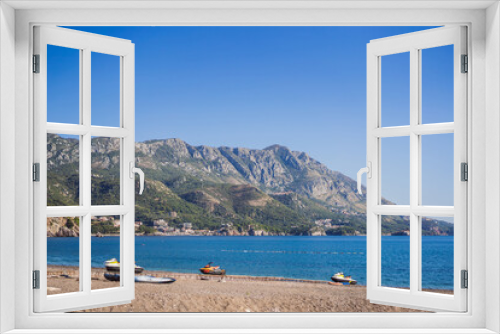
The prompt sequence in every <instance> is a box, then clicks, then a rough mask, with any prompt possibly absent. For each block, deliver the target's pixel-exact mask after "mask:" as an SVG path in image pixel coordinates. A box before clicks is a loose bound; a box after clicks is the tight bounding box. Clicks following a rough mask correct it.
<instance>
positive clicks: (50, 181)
mask: <svg viewBox="0 0 500 334" xmlns="http://www.w3.org/2000/svg"><path fill="white" fill-rule="evenodd" d="M79 198H80V137H79V136H70V135H59V134H51V133H49V134H47V206H67V205H79V204H80V200H79Z"/></svg>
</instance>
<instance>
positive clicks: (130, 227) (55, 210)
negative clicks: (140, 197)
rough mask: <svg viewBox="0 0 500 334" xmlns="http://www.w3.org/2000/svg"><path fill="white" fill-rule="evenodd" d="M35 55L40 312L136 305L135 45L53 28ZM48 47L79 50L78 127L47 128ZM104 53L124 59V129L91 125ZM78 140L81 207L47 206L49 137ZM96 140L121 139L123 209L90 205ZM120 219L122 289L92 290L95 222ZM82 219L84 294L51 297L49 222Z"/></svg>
mask: <svg viewBox="0 0 500 334" xmlns="http://www.w3.org/2000/svg"><path fill="white" fill-rule="evenodd" d="M34 32H35V35H34V54H39V55H40V72H39V73H36V74H34V88H33V90H34V161H35V162H38V163H40V182H36V183H35V184H34V221H35V224H34V250H35V252H34V263H33V269H34V270H39V271H40V289H34V290H33V294H34V311H35V312H54V311H59V312H65V311H74V310H79V309H88V308H95V307H99V306H103V305H109V304H121V303H129V302H130V301H131V300H132V299H134V221H135V219H134V216H135V203H134V202H135V195H134V186H135V185H134V179H131V178H130V177H129V163H130V162H132V163H133V162H134V157H135V139H134V96H133V94H134V45H133V44H132V43H130V41H127V40H122V39H117V38H111V37H105V36H99V35H95V34H89V33H83V32H79V31H75V30H70V29H64V28H52V27H43V26H41V27H35V29H34ZM47 45H57V46H61V47H65V48H73V49H77V50H80V57H79V58H80V75H79V78H80V79H79V80H80V102H79V104H80V117H79V119H80V120H79V124H61V123H48V122H47V61H46V59H47ZM92 52H100V53H106V54H111V55H115V56H119V57H120V82H121V83H120V127H116V128H114V127H100V126H93V125H91V124H92V123H91V54H92ZM49 133H56V134H66V135H78V136H79V137H80V141H79V145H80V148H79V155H80V156H79V161H80V167H79V182H80V196H79V201H80V203H79V204H80V205H78V206H67V207H48V206H47V148H46V143H47V134H49ZM93 136H109V137H115V138H119V139H120V205H103V206H99V205H92V204H91V175H92V171H91V145H92V143H91V140H92V137H93ZM96 215H120V216H121V217H122V219H121V228H120V254H121V259H120V260H121V266H120V267H121V268H120V277H121V280H120V287H116V288H110V289H99V290H92V287H91V270H92V269H91V260H92V259H91V256H92V255H91V217H92V216H96ZM74 216H78V217H82V220H81V224H80V236H79V238H80V243H79V244H80V256H79V257H80V265H79V266H80V268H79V276H80V291H79V292H74V293H64V294H57V295H50V296H49V295H47V232H46V219H47V217H74Z"/></svg>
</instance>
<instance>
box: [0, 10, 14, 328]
mask: <svg viewBox="0 0 500 334" xmlns="http://www.w3.org/2000/svg"><path fill="white" fill-rule="evenodd" d="M14 23H15V13H14V10H13V9H12V8H11V7H10V6H8V5H6V4H4V3H0V44H1V45H2V47H1V48H0V253H1V254H2V255H3V254H11V255H12V256H7V257H5V256H1V257H0V259H1V260H0V272H1V273H2V275H1V276H0V333H3V332H5V331H7V330H10V329H13V328H14V305H13V304H12V301H13V300H15V298H14V285H15V283H14V256H13V254H14V221H15V220H14V209H15V206H14V189H15V183H14V163H15V155H14V152H15V150H14V127H15V122H14V120H15V114H14V94H15V86H14V69H15V24H14Z"/></svg>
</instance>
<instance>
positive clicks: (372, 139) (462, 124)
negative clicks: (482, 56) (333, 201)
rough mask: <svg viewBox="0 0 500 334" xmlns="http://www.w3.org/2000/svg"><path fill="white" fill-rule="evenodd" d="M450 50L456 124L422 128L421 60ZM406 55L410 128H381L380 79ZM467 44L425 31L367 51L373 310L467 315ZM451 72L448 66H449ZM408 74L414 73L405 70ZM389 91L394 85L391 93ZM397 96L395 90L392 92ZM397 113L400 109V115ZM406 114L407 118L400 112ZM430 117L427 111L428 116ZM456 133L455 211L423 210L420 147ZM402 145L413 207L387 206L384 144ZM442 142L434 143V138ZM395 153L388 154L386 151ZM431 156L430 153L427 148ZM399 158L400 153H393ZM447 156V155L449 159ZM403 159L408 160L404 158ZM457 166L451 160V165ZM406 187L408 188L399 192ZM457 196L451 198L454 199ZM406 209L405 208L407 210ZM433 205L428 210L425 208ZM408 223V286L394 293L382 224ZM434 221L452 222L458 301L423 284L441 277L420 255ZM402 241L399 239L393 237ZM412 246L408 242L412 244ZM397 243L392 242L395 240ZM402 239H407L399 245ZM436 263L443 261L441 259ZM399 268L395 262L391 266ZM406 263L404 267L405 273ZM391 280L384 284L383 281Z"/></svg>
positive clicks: (443, 32)
mask: <svg viewBox="0 0 500 334" xmlns="http://www.w3.org/2000/svg"><path fill="white" fill-rule="evenodd" d="M445 46H446V47H448V48H452V51H451V52H450V54H451V56H450V57H449V59H448V62H449V63H452V64H451V65H453V69H452V70H450V72H452V73H453V76H452V79H451V82H452V83H450V85H452V84H453V87H448V88H449V89H450V90H451V91H452V92H453V97H452V98H451V100H452V105H451V106H450V110H452V111H450V114H453V120H452V122H447V123H432V122H431V123H429V122H427V123H424V122H422V114H423V111H422V109H423V108H422V92H423V91H424V88H425V86H424V85H425V84H426V83H427V81H423V80H422V64H423V63H422V59H423V55H425V54H427V51H428V50H432V49H435V48H440V47H445ZM402 53H405V54H406V55H409V72H410V73H409V80H410V83H409V90H410V92H409V104H410V106H409V124H408V125H405V124H403V125H401V126H391V127H383V126H382V124H383V123H382V118H383V117H384V115H383V110H382V109H383V107H382V106H383V104H382V91H383V90H384V87H383V84H384V81H383V80H382V76H383V75H384V67H383V66H382V64H383V62H382V59H383V57H385V56H391V55H398V54H402ZM466 54H467V45H466V27H458V26H454V27H443V28H436V29H429V30H427V31H422V32H416V33H410V34H405V35H400V36H394V37H389V38H383V39H379V40H373V41H371V42H370V43H369V44H368V45H367V72H368V73H367V162H368V166H367V169H368V177H367V234H368V236H367V298H368V299H369V300H370V301H371V302H372V303H379V304H386V305H395V306H402V307H408V308H415V309H423V310H434V311H456V312H464V311H466V305H467V304H466V298H467V289H466V285H465V284H464V283H466V282H464V277H465V275H467V272H466V270H467V258H466V257H467V235H466V233H467V229H466V225H467V182H466V180H467V178H466V177H467V175H466V168H467V165H465V164H464V163H467V118H466V110H467V74H466V73H467V71H468V69H467V63H466V61H467V56H466ZM451 65H450V66H451ZM401 71H408V68H405V69H403V68H402V69H401ZM385 89H387V90H390V89H391V87H390V85H389V86H388V87H385ZM392 89H393V88H392ZM398 112H399V110H398ZM400 112H401V113H404V112H408V111H407V110H400ZM427 112H428V111H427ZM443 134H451V136H453V139H452V140H451V141H452V142H453V149H452V148H450V149H449V151H451V150H453V158H452V159H453V167H452V166H451V164H450V167H449V169H450V170H449V173H450V175H453V181H451V180H450V183H452V184H453V196H452V197H453V198H454V202H453V206H434V205H423V202H422V152H423V148H422V142H423V141H424V140H428V139H429V138H430V136H433V135H443ZM395 137H399V138H404V140H406V141H407V142H409V147H408V146H406V147H407V150H409V152H404V154H403V155H402V156H406V157H407V156H408V155H409V174H408V175H409V180H401V181H402V182H407V183H406V184H409V192H410V194H409V205H397V204H396V205H389V204H388V203H387V202H383V195H384V194H383V191H382V189H384V187H383V183H384V179H383V178H382V177H381V175H382V166H387V162H386V164H384V161H382V158H383V157H384V155H382V150H383V147H382V142H383V141H384V140H386V138H395ZM435 137H436V136H434V138H435ZM387 149H390V148H387ZM424 149H425V147H424ZM393 153H394V152H393ZM443 153H444V152H443ZM401 159H403V157H401ZM450 160H451V158H450ZM464 173H465V174H464ZM401 186H402V187H404V184H402V185H401ZM450 197H451V196H450ZM405 204H406V203H405ZM425 204H429V203H425ZM387 216H389V217H390V216H404V217H406V219H408V221H409V237H399V238H408V239H409V245H408V249H409V263H408V264H407V266H408V267H409V286H404V287H402V286H397V285H396V286H394V285H392V286H391V283H390V281H388V280H386V279H385V277H386V275H391V274H394V275H397V274H398V273H385V272H384V271H383V269H384V268H383V266H384V261H385V260H384V259H383V257H384V256H385V255H384V247H385V245H384V242H385V241H384V240H388V239H384V238H387V237H386V236H385V235H384V232H383V229H382V224H383V219H384V217H387ZM425 217H432V219H440V217H443V218H444V217H449V218H452V219H453V222H454V227H453V230H454V232H453V233H452V234H453V238H454V245H453V254H452V255H451V256H450V258H453V282H452V283H450V285H451V284H452V285H453V291H452V294H450V293H449V291H448V292H447V293H444V291H439V290H433V289H429V288H428V286H429V285H428V284H423V276H426V278H428V277H429V275H430V276H431V277H432V276H433V275H436V277H437V275H438V273H437V272H432V270H428V269H426V268H428V267H429V266H428V262H426V261H432V258H429V257H426V258H423V256H422V254H423V253H422V248H423V245H424V244H425V243H423V241H424V239H423V237H422V231H423V230H422V227H423V219H424V220H425V219H426V218H425ZM389 238H397V237H389ZM408 239H407V240H408ZM392 240H394V239H392ZM399 240H404V239H399ZM433 256H440V253H439V252H436V253H435V254H434V255H433ZM392 260H393V261H398V260H397V258H396V256H395V257H394V258H393V259H392ZM405 265H406V264H402V266H401V267H402V268H404V267H405ZM384 281H385V282H384Z"/></svg>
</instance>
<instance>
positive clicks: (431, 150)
mask: <svg viewBox="0 0 500 334" xmlns="http://www.w3.org/2000/svg"><path fill="white" fill-rule="evenodd" d="M453 137H454V135H453V134H452V133H448V134H440V135H426V136H422V205H445V206H453V203H454V199H453V195H454V194H453V179H454V170H453V147H454V146H453V139H454V138H453Z"/></svg>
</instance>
